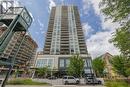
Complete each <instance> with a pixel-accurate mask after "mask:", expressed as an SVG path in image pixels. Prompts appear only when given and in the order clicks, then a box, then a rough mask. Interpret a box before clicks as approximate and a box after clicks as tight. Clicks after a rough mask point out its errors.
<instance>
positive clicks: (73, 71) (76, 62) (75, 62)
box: [67, 54, 84, 77]
mask: <svg viewBox="0 0 130 87" xmlns="http://www.w3.org/2000/svg"><path fill="white" fill-rule="evenodd" d="M83 69H84V61H83V59H82V58H81V57H80V56H79V55H78V54H77V55H74V56H72V57H71V58H70V64H69V66H68V68H67V71H68V74H69V75H73V76H76V77H81V75H82V72H83Z"/></svg>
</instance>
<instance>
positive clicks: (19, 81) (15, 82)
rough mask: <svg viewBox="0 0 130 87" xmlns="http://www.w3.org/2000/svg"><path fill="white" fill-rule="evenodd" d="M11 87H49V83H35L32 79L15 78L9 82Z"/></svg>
mask: <svg viewBox="0 0 130 87" xmlns="http://www.w3.org/2000/svg"><path fill="white" fill-rule="evenodd" d="M7 84H9V85H48V83H41V82H35V81H32V80H31V79H25V78H17V79H16V78H15V79H12V80H9V81H8V82H7Z"/></svg>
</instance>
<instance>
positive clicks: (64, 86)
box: [6, 85, 105, 87]
mask: <svg viewBox="0 0 130 87" xmlns="http://www.w3.org/2000/svg"><path fill="white" fill-rule="evenodd" d="M6 87H105V86H101V85H95V86H90V85H85V86H79V85H54V86H37V85H35V86H33V85H26V86H25V85H7V86H6Z"/></svg>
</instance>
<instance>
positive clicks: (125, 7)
mask: <svg viewBox="0 0 130 87" xmlns="http://www.w3.org/2000/svg"><path fill="white" fill-rule="evenodd" d="M101 5H103V6H105V8H103V9H102V11H103V13H104V14H105V15H107V16H108V17H109V18H112V19H113V20H114V22H117V21H122V20H128V17H129V14H130V0H102V2H101Z"/></svg>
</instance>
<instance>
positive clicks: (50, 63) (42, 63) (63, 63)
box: [36, 58, 92, 68]
mask: <svg viewBox="0 0 130 87" xmlns="http://www.w3.org/2000/svg"><path fill="white" fill-rule="evenodd" d="M54 64H55V62H54V58H51V59H49V58H48V59H37V61H36V67H37V68H39V67H50V68H54ZM69 64H70V59H67V58H63V59H59V67H60V68H64V67H68V66H69ZM84 67H92V65H91V60H86V59H84Z"/></svg>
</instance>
